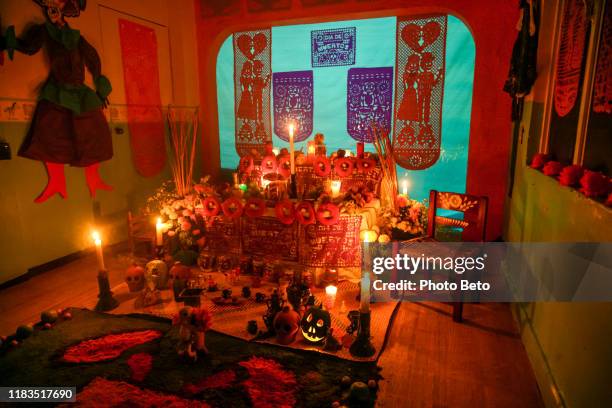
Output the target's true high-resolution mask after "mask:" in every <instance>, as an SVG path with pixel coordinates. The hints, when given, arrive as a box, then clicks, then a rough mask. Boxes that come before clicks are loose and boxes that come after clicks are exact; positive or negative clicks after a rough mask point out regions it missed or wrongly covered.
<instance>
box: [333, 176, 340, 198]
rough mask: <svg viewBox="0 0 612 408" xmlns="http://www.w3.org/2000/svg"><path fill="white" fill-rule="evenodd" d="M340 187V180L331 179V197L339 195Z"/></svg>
mask: <svg viewBox="0 0 612 408" xmlns="http://www.w3.org/2000/svg"><path fill="white" fill-rule="evenodd" d="M340 187H342V182H341V181H340V180H332V182H331V192H332V197H338V196H339V195H340Z"/></svg>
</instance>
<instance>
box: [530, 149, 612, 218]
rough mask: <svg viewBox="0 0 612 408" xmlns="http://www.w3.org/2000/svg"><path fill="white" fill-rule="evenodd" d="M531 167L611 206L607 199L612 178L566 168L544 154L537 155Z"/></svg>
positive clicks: (578, 169)
mask: <svg viewBox="0 0 612 408" xmlns="http://www.w3.org/2000/svg"><path fill="white" fill-rule="evenodd" d="M529 167H531V168H533V169H536V170H539V171H541V172H542V173H544V174H545V175H547V176H549V177H553V178H555V179H557V181H558V182H559V184H561V185H562V186H568V187H573V188H576V189H578V191H580V192H581V193H582V194H584V195H585V196H586V197H588V198H591V199H595V200H601V201H603V202H604V203H605V205H607V206H610V203H609V202H610V200H609V199H608V198H606V197H608V195H609V194H612V178H610V177H608V176H606V175H605V174H603V173H601V172H597V171H591V170H589V169H584V168H582V167H581V166H578V165H569V166H565V167H564V166H563V165H562V164H561V163H559V162H557V161H553V160H550V158H549V157H548V155H546V154H543V153H537V154H535V155H534V156H533V158H532V160H531V164H530V165H529Z"/></svg>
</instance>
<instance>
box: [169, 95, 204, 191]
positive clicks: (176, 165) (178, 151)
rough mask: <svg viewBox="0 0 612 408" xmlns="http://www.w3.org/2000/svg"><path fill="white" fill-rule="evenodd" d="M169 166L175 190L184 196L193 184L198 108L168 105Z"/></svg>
mask: <svg viewBox="0 0 612 408" xmlns="http://www.w3.org/2000/svg"><path fill="white" fill-rule="evenodd" d="M168 128H169V129H170V134H169V139H170V147H171V154H170V168H171V170H172V178H173V179H174V184H175V186H176V192H177V193H178V194H179V195H180V196H181V197H184V196H185V195H187V194H188V193H189V192H190V191H191V188H192V185H193V166H194V163H195V155H196V142H197V133H198V108H179V107H173V106H168Z"/></svg>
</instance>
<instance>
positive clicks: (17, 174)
mask: <svg viewBox="0 0 612 408" xmlns="http://www.w3.org/2000/svg"><path fill="white" fill-rule="evenodd" d="M123 127H124V128H125V129H126V130H125V132H124V133H123V134H121V135H117V134H115V132H113V147H114V157H113V159H112V160H110V161H109V162H106V163H103V164H102V166H101V171H100V173H101V175H102V178H103V179H104V180H105V181H106V182H108V183H109V184H110V185H112V186H113V187H114V190H113V191H112V192H108V191H101V190H100V191H98V195H97V197H96V199H95V200H94V199H92V198H91V197H90V196H89V191H88V189H87V185H86V183H85V175H84V173H83V170H82V169H79V168H71V167H68V166H67V167H66V186H67V192H68V198H67V199H66V200H62V199H61V198H60V197H59V196H58V195H56V196H54V197H52V198H50V199H49V200H47V201H46V202H44V203H41V204H36V203H34V198H35V197H37V196H38V194H39V193H40V192H41V191H42V190H43V188H44V187H45V185H46V181H47V175H46V172H45V169H44V166H43V165H42V164H41V163H40V162H36V161H33V160H28V159H23V158H20V157H18V156H17V155H16V152H17V149H18V148H19V146H20V144H21V141H22V140H23V137H24V135H25V133H26V132H27V128H28V124H27V123H0V135H1V136H2V137H4V138H5V139H6V140H7V141H8V142H9V143H10V144H11V149H12V151H13V159H12V160H9V161H0V174H1V175H2V183H1V185H2V188H0V225H2V227H1V230H2V232H1V233H0V283H2V282H5V281H7V280H10V279H13V278H15V277H18V276H19V275H22V274H24V273H26V272H27V270H28V269H29V268H32V267H34V266H37V265H41V264H44V263H46V262H49V261H52V260H55V259H57V258H60V257H63V256H65V255H68V254H71V253H74V252H77V251H80V250H83V249H86V248H90V247H91V245H92V244H91V237H90V232H91V229H92V228H93V227H94V226H96V227H97V228H99V229H100V231H101V232H102V233H103V236H104V238H105V242H106V243H109V244H112V243H117V242H121V241H124V240H125V239H126V231H127V230H126V215H127V211H128V210H135V209H137V208H139V207H140V205H141V204H142V203H143V201H144V199H146V197H147V196H148V195H149V194H150V193H151V192H152V191H153V190H154V189H155V188H157V187H158V186H159V185H160V184H161V182H162V181H163V180H165V179H167V178H169V177H170V174H169V172H168V166H166V168H165V169H164V171H163V172H162V173H160V174H159V175H158V176H156V177H153V178H146V179H145V178H143V177H141V176H139V175H138V174H137V173H136V170H135V168H134V166H133V165H132V159H131V150H130V146H129V134H128V132H127V126H123ZM97 214H99V216H98V217H96V215H97Z"/></svg>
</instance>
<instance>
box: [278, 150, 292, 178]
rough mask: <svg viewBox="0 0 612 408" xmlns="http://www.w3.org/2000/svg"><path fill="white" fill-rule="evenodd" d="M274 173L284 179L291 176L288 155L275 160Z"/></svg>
mask: <svg viewBox="0 0 612 408" xmlns="http://www.w3.org/2000/svg"><path fill="white" fill-rule="evenodd" d="M276 171H277V172H278V174H280V175H281V176H283V177H284V178H288V177H289V176H290V175H291V158H290V157H289V155H287V154H285V155H281V156H279V157H278V159H277V165H276Z"/></svg>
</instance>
